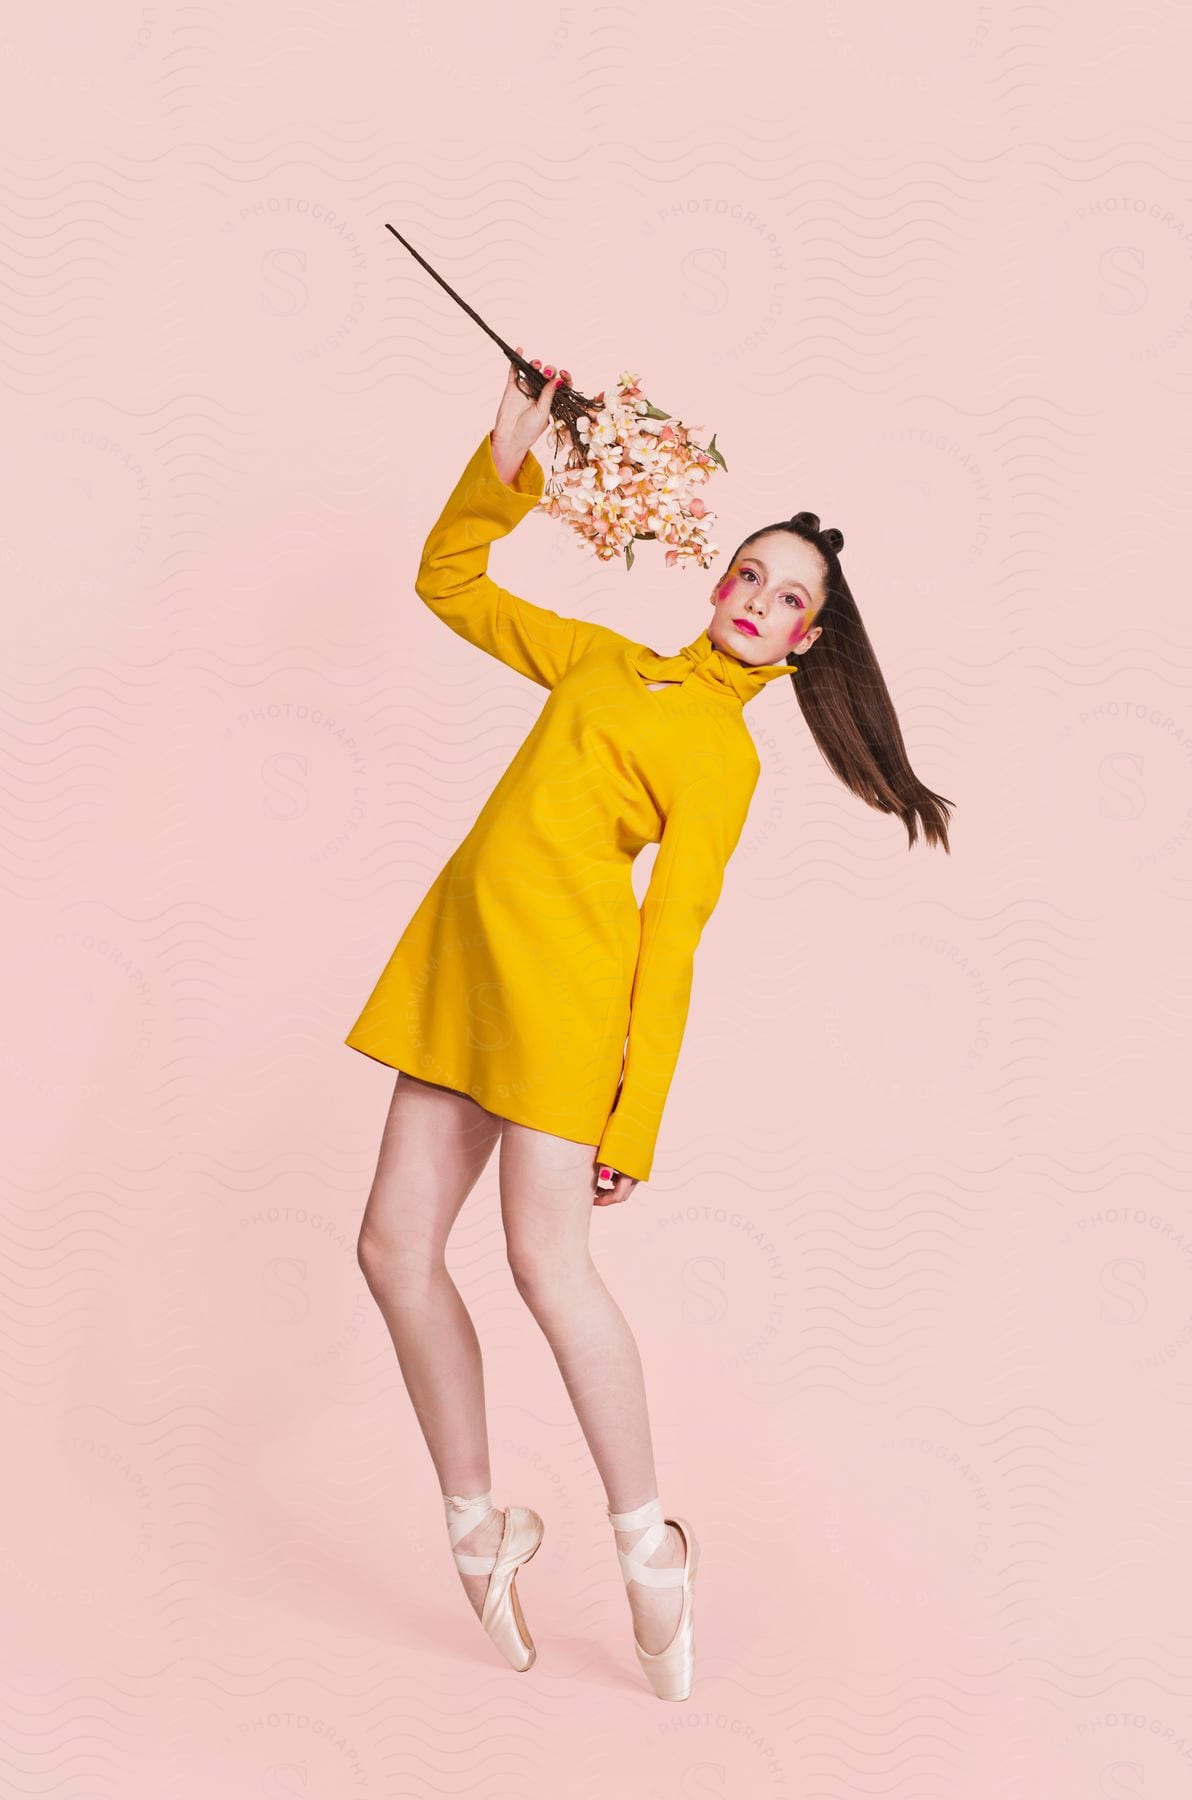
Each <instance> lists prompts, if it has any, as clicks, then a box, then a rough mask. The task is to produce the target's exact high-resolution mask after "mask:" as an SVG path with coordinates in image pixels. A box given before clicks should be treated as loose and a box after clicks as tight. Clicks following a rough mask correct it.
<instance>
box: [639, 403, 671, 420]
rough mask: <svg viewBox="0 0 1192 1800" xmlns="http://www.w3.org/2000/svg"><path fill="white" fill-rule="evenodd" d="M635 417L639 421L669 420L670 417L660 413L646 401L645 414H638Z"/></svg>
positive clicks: (652, 404)
mask: <svg viewBox="0 0 1192 1800" xmlns="http://www.w3.org/2000/svg"><path fill="white" fill-rule="evenodd" d="M637 416H638V418H639V419H669V418H670V416H671V415H670V414H669V413H664V412H662V411H661V410H660V409H659V408H658V407H657V406H655V404H654V402H653V401H652V400H647V401H646V410H645V412H644V413H638V415H637Z"/></svg>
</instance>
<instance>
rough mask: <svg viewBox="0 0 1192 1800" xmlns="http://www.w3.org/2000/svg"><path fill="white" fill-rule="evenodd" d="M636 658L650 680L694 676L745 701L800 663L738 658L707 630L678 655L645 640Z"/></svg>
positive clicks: (667, 679)
mask: <svg viewBox="0 0 1192 1800" xmlns="http://www.w3.org/2000/svg"><path fill="white" fill-rule="evenodd" d="M634 660H635V662H636V665H637V668H638V670H639V672H640V673H641V674H642V675H643V676H644V677H645V679H646V680H647V681H679V682H682V681H686V680H687V679H688V678H689V677H690V676H694V677H695V678H696V679H697V680H699V681H703V682H706V683H707V685H708V686H709V687H712V688H715V689H717V690H718V691H719V692H720V693H723V694H729V695H733V696H735V697H736V698H737V699H738V700H739V701H740V702H741V703H742V705H744V703H745V701H747V700H752V699H753V697H754V695H755V694H760V693H761V691H762V689H763V688H764V687H765V685H766V683H767V682H768V681H776V680H777V679H778V677H779V676H780V675H790V674H792V673H793V671H794V670H795V669H796V668H797V667H798V664H797V663H791V662H787V661H786V660H785V659H784V660H783V661H782V662H777V663H762V664H760V665H759V666H754V665H752V664H750V663H743V662H738V661H737V658H736V657H735V656H730V655H729V654H728V652H727V651H725V650H721V649H720V647H719V646H718V645H717V644H714V643H713V642H712V640H711V638H710V637H709V636H708V634H707V632H706V631H701V632H700V634H699V636H698V637H697V638H694V639H693V640H692V642H691V643H690V644H684V646H683V648H682V649H681V650H679V651H677V652H676V654H675V655H674V656H660V655H659V654H658V652H657V651H656V650H648V649H647V648H646V646H645V645H644V644H642V645H640V646H639V649H638V655H637V656H636V658H635V659H634Z"/></svg>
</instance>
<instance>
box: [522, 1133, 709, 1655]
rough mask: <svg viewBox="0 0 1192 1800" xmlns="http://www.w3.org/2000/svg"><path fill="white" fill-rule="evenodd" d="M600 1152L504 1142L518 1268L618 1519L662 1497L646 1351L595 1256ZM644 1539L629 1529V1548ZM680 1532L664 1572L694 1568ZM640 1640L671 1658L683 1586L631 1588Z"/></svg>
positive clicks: (622, 1539)
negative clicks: (686, 1565)
mask: <svg viewBox="0 0 1192 1800" xmlns="http://www.w3.org/2000/svg"><path fill="white" fill-rule="evenodd" d="M595 1156H596V1146H595V1144H576V1143H573V1142H572V1141H571V1140H570V1139H569V1138H560V1137H552V1136H551V1135H550V1134H549V1133H548V1132H544V1131H535V1130H532V1129H531V1128H530V1127H529V1126H528V1125H514V1124H513V1123H512V1122H511V1121H509V1120H506V1122H505V1126H504V1130H503V1132H502V1134H501V1152H500V1162H499V1169H500V1182H501V1217H502V1220H503V1222H504V1226H505V1241H506V1245H507V1248H508V1253H509V1266H510V1268H511V1270H512V1271H513V1279H514V1282H515V1283H516V1285H517V1289H518V1292H519V1293H520V1294H521V1296H522V1299H523V1300H524V1301H525V1303H526V1305H527V1306H528V1307H529V1309H530V1311H531V1312H532V1313H533V1315H534V1318H535V1319H536V1320H537V1322H538V1324H539V1325H540V1326H541V1328H542V1330H543V1332H544V1334H545V1336H546V1339H547V1341H548V1343H549V1344H550V1347H551V1350H552V1351H553V1352H554V1356H555V1360H556V1362H557V1363H558V1365H559V1373H560V1374H561V1375H562V1377H563V1382H564V1385H565V1386H566V1388H567V1392H568V1394H569V1396H570V1398H571V1403H572V1405H573V1406H574V1408H575V1414H576V1417H577V1419H578V1420H579V1423H580V1429H581V1430H582V1431H583V1434H584V1437H585V1438H586V1440H587V1444H588V1448H589V1450H590V1451H591V1452H592V1459H593V1461H594V1462H595V1464H596V1468H597V1471H598V1473H599V1475H600V1479H601V1480H602V1482H603V1483H604V1489H605V1494H606V1496H607V1500H608V1506H609V1510H610V1511H612V1512H629V1511H631V1510H632V1509H633V1508H634V1507H637V1506H640V1505H641V1504H642V1502H643V1501H645V1500H651V1499H653V1497H654V1495H655V1494H657V1492H658V1480H657V1476H656V1475H655V1472H654V1448H653V1440H652V1437H651V1433H650V1416H649V1409H648V1407H647V1404H646V1387H645V1380H644V1377H643V1374H642V1364H641V1357H640V1355H639V1353H638V1348H637V1342H636V1340H635V1338H634V1336H633V1333H632V1331H631V1330H630V1328H629V1324H628V1321H627V1320H626V1318H625V1315H624V1314H623V1313H622V1312H621V1309H620V1307H619V1306H618V1305H617V1303H616V1301H615V1300H614V1299H613V1297H612V1295H611V1294H610V1293H609V1291H608V1289H607V1287H606V1286H605V1284H604V1282H603V1280H602V1279H601V1276H600V1273H599V1271H598V1269H597V1268H596V1265H595V1264H594V1263H593V1261H592V1257H591V1252H590V1250H589V1246H588V1233H589V1228H590V1225H591V1220H592V1212H593V1199H594V1194H593V1164H594V1159H595ZM641 1536H642V1533H641V1531H640V1530H637V1531H618V1532H617V1533H616V1539H617V1543H618V1545H619V1546H620V1548H621V1549H622V1550H629V1549H632V1547H633V1545H634V1544H635V1543H637V1541H638V1539H639V1538H640V1537H641ZM683 1554H684V1552H683V1540H682V1537H681V1535H680V1534H679V1533H678V1532H677V1531H676V1530H675V1529H674V1527H673V1526H671V1527H670V1528H669V1530H668V1532H667V1536H666V1539H665V1540H664V1542H663V1543H662V1544H661V1545H660V1546H659V1548H658V1550H657V1551H656V1552H655V1554H654V1555H653V1556H652V1557H651V1558H650V1562H651V1564H652V1565H653V1566H654V1567H656V1568H677V1567H679V1566H681V1564H682V1562H683ZM627 1591H628V1594H629V1603H630V1606H631V1608H632V1611H633V1622H634V1630H635V1631H636V1633H637V1639H638V1642H639V1643H640V1644H641V1646H642V1648H643V1649H644V1650H650V1651H657V1650H661V1649H663V1648H664V1646H665V1645H666V1644H668V1643H669V1642H670V1640H671V1638H672V1637H673V1636H674V1632H675V1627H676V1625H677V1624H678V1622H679V1614H680V1612H681V1611H682V1605H683V1595H682V1590H681V1589H680V1588H674V1587H672V1588H646V1587H642V1586H641V1584H640V1583H639V1582H634V1583H633V1584H632V1585H631V1586H630V1587H629V1588H628V1590H627Z"/></svg>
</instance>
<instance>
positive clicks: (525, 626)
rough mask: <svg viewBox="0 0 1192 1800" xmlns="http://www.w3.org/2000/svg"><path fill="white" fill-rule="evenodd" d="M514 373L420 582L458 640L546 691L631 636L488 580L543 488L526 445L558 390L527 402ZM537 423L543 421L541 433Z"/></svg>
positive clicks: (437, 528)
mask: <svg viewBox="0 0 1192 1800" xmlns="http://www.w3.org/2000/svg"><path fill="white" fill-rule="evenodd" d="M519 353H520V346H519ZM516 373H517V371H516V370H515V369H514V366H513V364H512V363H510V365H509V376H510V379H509V380H508V381H507V383H506V389H505V393H504V395H503V396H502V400H501V411H500V412H499V413H498V415H497V424H496V426H494V428H493V431H492V432H491V433H489V432H486V433H485V435H484V437H483V438H482V439H481V441H480V443H479V444H478V445H477V447H476V449H475V450H474V451H473V453H472V455H471V457H470V458H469V460H468V463H467V465H466V467H465V468H464V471H463V474H462V475H461V476H460V478H459V480H458V481H457V482H456V484H455V486H454V488H453V489H452V491H451V494H450V495H449V496H448V499H447V503H446V505H445V506H444V508H443V510H442V512H441V513H440V515H439V517H438V519H437V521H436V522H435V524H434V526H433V527H432V528H431V532H430V535H429V537H428V538H427V540H426V543H425V545H424V546H423V550H422V557H421V560H420V562H419V565H418V576H417V579H416V581H415V583H414V586H415V590H416V592H417V593H418V595H419V597H420V598H421V599H422V600H424V601H425V602H426V604H427V606H429V607H430V609H431V611H432V612H433V613H435V614H436V616H437V617H438V618H440V619H442V621H443V623H444V624H445V625H447V626H449V627H450V629H451V630H452V631H454V632H456V633H457V634H458V636H460V637H462V638H466V639H467V640H468V642H469V643H471V644H475V645H476V646H477V648H478V649H480V650H484V651H487V653H488V654H489V655H490V656H495V657H496V658H497V659H498V660H499V661H501V662H503V663H506V664H508V666H509V667H510V668H512V669H516V670H517V671H518V672H519V674H522V675H526V676H528V677H529V678H530V680H531V681H536V682H538V684H539V685H540V686H541V687H545V688H553V687H556V686H557V685H558V683H559V682H560V681H561V680H562V679H563V676H564V675H565V674H566V673H567V671H568V669H569V668H570V667H571V665H572V663H574V662H576V661H577V660H578V658H579V657H581V656H582V655H584V653H585V652H586V651H587V650H589V649H591V648H592V646H593V645H594V644H595V643H597V642H598V641H602V640H607V641H608V642H610V643H611V642H621V643H627V642H628V641H629V640H628V639H626V638H622V637H621V634H620V633H619V632H615V631H610V630H609V629H608V627H607V626H604V625H594V624H590V623H588V621H586V620H584V619H568V618H563V617H561V616H560V615H559V614H558V613H556V612H552V611H551V610H550V609H549V608H548V607H544V606H535V605H534V604H533V603H532V602H531V601H529V600H523V599H522V598H521V597H520V596H519V595H517V594H513V593H510V591H509V590H508V589H507V588H502V587H498V585H497V584H496V582H495V581H493V580H492V579H491V577H490V576H489V574H488V556H489V549H490V547H491V545H492V544H493V543H494V541H495V540H496V539H497V538H499V537H504V536H506V535H507V533H509V532H510V531H512V530H513V528H514V526H515V525H517V524H518V523H519V522H520V520H522V519H523V518H524V517H525V515H526V514H527V513H528V512H532V511H533V509H534V507H535V506H536V505H537V503H538V501H539V499H540V498H541V496H542V493H543V491H544V489H545V486H546V476H545V474H544V472H543V469H542V465H541V464H540V463H539V461H538V459H537V458H536V457H535V456H534V455H533V453H532V452H531V450H530V448H529V443H530V442H533V441H534V439H535V438H537V437H539V436H541V433H542V429H543V428H544V425H545V422H546V421H547V420H548V419H549V413H550V404H549V397H550V394H551V392H552V391H553V390H552V387H551V384H550V383H548V384H547V385H546V386H545V387H544V388H543V390H542V398H543V401H544V402H545V404H542V403H539V402H531V403H528V404H525V403H524V402H523V397H522V396H521V395H520V391H519V390H518V389H517V387H516V383H515V381H514V379H513V377H514V376H515V375H516ZM538 419H541V421H542V423H541V424H538V425H537V427H536V428H535V422H536V420H538ZM531 432H532V433H533V437H530V436H529V434H530V433H531ZM527 440H528V441H527ZM503 471H504V473H503ZM506 476H508V477H509V478H508V479H506Z"/></svg>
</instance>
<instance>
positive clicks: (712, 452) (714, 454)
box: [708, 432, 728, 474]
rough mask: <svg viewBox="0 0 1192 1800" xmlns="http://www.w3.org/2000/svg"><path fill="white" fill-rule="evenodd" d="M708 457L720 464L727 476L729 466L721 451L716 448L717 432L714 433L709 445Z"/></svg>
mask: <svg viewBox="0 0 1192 1800" xmlns="http://www.w3.org/2000/svg"><path fill="white" fill-rule="evenodd" d="M708 455H709V456H710V457H711V458H712V461H713V462H718V463H719V464H720V466H721V468H722V469H723V470H724V471H725V473H726V474H727V472H728V464H727V463H726V462H725V460H724V458H723V456H721V454H720V452H719V450H718V449H717V448H716V433H715V432H713V433H712V442H711V443H710V444H709V445H708Z"/></svg>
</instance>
